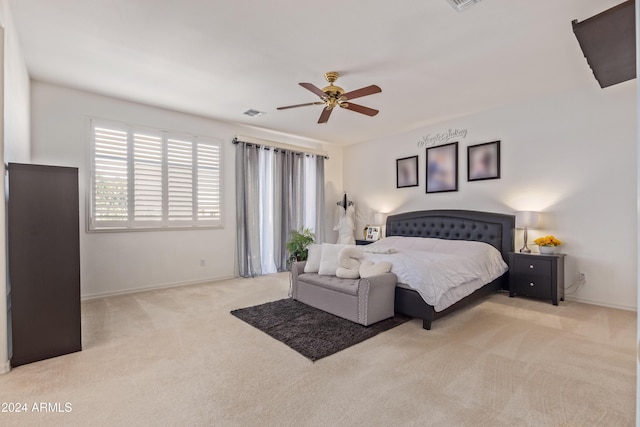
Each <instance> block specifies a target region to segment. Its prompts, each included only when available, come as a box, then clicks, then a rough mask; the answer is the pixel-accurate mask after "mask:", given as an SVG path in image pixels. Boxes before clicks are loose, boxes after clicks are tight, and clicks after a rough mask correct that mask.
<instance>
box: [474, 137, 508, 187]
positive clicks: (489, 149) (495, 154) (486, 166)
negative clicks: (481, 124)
mask: <svg viewBox="0 0 640 427" xmlns="http://www.w3.org/2000/svg"><path fill="white" fill-rule="evenodd" d="M498 178H500V141H493V142H487V143H485V144H478V145H470V146H469V147H467V181H481V180H485V179H498Z"/></svg>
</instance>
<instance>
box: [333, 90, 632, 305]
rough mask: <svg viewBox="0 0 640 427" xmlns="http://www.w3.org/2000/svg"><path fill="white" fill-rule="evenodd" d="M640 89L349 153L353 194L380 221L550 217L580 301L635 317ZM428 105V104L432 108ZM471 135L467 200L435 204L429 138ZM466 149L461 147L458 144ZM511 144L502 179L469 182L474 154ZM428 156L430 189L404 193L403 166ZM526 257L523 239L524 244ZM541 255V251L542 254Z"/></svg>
mask: <svg viewBox="0 0 640 427" xmlns="http://www.w3.org/2000/svg"><path fill="white" fill-rule="evenodd" d="M635 99H636V81H635V80H633V81H631V82H627V83H623V84H620V85H616V86H613V87H611V88H608V89H605V90H603V89H600V88H599V87H598V86H597V83H596V82H595V79H594V81H593V85H592V87H590V88H588V89H585V90H582V91H575V92H571V93H562V94H556V95H554V96H551V97H546V98H541V99H536V100H531V101H528V102H524V103H520V104H517V105H511V106H508V107H504V108H499V109H495V110H492V111H486V112H482V113H479V114H475V115H472V116H469V117H464V118H459V119H456V120H452V121H449V122H444V123H440V124H438V125H434V126H429V127H425V128H422V129H418V130H415V131H411V132H407V133H403V134H399V135H394V136H392V137H385V138H381V139H378V140H374V141H369V142H366V143H362V144H358V145H353V146H350V147H347V148H346V149H345V152H344V164H345V173H344V182H345V187H346V190H347V191H349V192H350V194H352V195H353V197H354V199H357V201H358V202H359V203H358V204H359V206H360V208H361V209H360V215H359V224H358V227H359V229H360V228H362V227H364V225H365V223H367V222H370V221H371V212H373V211H376V210H379V211H383V212H406V211H412V210H420V209H439V208H440V209H471V210H484V211H492V212H503V213H513V212H514V211H517V210H537V211H541V212H543V217H544V220H545V224H544V229H543V230H536V231H532V232H531V233H530V241H531V240H533V239H534V238H535V237H537V236H539V235H542V234H547V233H552V234H554V235H556V236H557V237H558V238H560V239H561V240H564V241H565V245H564V246H562V252H565V253H567V254H568V257H567V264H568V265H567V267H568V268H567V272H566V282H567V285H569V284H571V283H573V282H574V281H575V280H576V279H577V275H578V272H579V271H580V272H585V273H586V274H587V284H586V285H585V286H584V287H583V288H582V289H581V290H580V291H579V292H578V293H576V294H575V295H573V296H572V297H573V298H575V299H578V300H582V301H585V302H593V303H597V304H602V305H609V306H614V307H621V308H629V309H633V308H635V307H636V306H637V303H636V295H637V288H636V270H637V263H636V260H637V258H636V255H637V250H636V238H635V236H636V228H637V226H636V196H635V195H636V144H635V141H636V115H635V113H636V100H635ZM426 102H428V100H426ZM449 129H460V130H463V129H466V130H467V131H468V134H467V136H466V137H465V138H462V139H458V140H459V142H460V144H459V191H458V192H453V193H440V194H425V173H424V171H425V159H426V154H425V148H419V147H418V142H419V141H421V140H422V139H423V137H424V136H428V135H431V136H433V135H435V134H437V133H443V132H446V131H448V130H449ZM455 140H456V139H452V141H455ZM494 140H501V148H502V151H501V154H502V174H501V175H502V178H501V179H499V180H490V181H476V182H467V177H466V173H467V172H466V154H467V151H466V147H467V146H468V145H472V144H476V143H482V142H489V141H494ZM416 154H419V156H420V158H419V159H420V176H419V178H420V187H415V188H404V189H396V188H395V187H396V178H395V159H397V158H401V157H406V156H411V155H416ZM516 236H517V237H518V239H517V241H516V248H519V247H520V246H521V245H522V233H521V232H518V233H517V234H516ZM533 248H534V250H537V247H535V246H533Z"/></svg>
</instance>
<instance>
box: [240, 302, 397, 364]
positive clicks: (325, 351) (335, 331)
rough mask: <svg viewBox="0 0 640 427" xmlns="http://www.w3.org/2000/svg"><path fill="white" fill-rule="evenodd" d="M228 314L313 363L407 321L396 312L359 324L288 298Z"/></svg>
mask: <svg viewBox="0 0 640 427" xmlns="http://www.w3.org/2000/svg"><path fill="white" fill-rule="evenodd" d="M231 314H233V315H234V316H236V317H237V318H239V319H242V320H244V321H245V322H247V323H248V324H250V325H251V326H253V327H254V328H258V329H259V330H261V331H262V332H264V333H265V334H267V335H269V336H270V337H272V338H275V339H277V340H278V341H280V342H282V343H284V344H285V345H287V346H289V347H291V348H292V349H293V350H295V351H297V352H298V353H300V354H301V355H303V356H304V357H306V358H307V359H310V360H312V361H314V362H315V361H316V360H320V359H322V358H324V357H327V356H331V355H332V354H335V353H337V352H339V351H342V350H344V349H345V348H349V347H351V346H353V345H356V344H358V343H361V342H362V341H364V340H367V339H369V338H373V337H375V336H376V335H378V334H379V333H381V332H384V331H388V330H389V329H391V328H395V327H396V326H399V325H402V324H403V323H405V322H407V321H409V320H410V318H409V317H407V316H404V315H401V314H398V315H396V316H395V317H392V318H390V319H386V320H383V321H381V322H378V323H376V324H373V325H369V326H362V325H359V324H357V323H353V322H351V321H349V320H345V319H342V318H340V317H337V316H334V315H333V314H329V313H327V312H324V311H322V310H318V309H317V308H313V307H311V306H308V305H306V304H303V303H301V302H299V301H295V300H293V299H291V298H284V299H280V300H277V301H272V302H268V303H265V304H260V305H254V306H253V307H246V308H241V309H238V310H233V311H232V312H231Z"/></svg>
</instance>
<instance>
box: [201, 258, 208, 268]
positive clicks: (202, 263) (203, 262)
mask: <svg viewBox="0 0 640 427" xmlns="http://www.w3.org/2000/svg"><path fill="white" fill-rule="evenodd" d="M206 264H207V261H205V260H204V258H203V259H201V260H200V267H204V266H205V265H206Z"/></svg>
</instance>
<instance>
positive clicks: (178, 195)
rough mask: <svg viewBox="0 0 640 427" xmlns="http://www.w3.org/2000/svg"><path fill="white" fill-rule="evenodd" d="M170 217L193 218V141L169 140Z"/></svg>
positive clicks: (175, 218) (175, 219) (185, 219)
mask: <svg viewBox="0 0 640 427" xmlns="http://www.w3.org/2000/svg"><path fill="white" fill-rule="evenodd" d="M167 162H168V171H167V172H168V203H167V208H168V219H169V221H187V220H188V221H191V220H193V187H194V182H193V162H194V159H193V142H191V141H184V140H178V139H171V138H170V139H168V140H167Z"/></svg>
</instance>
